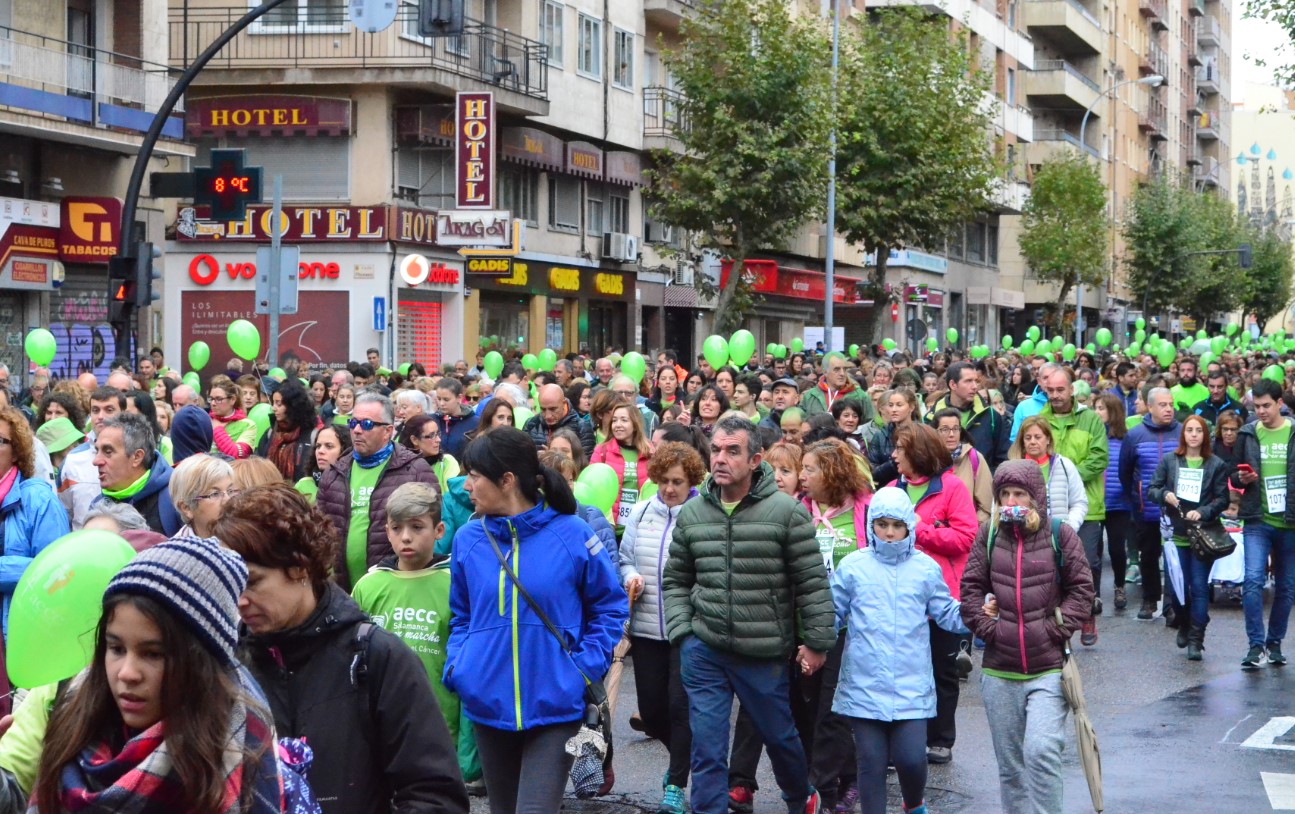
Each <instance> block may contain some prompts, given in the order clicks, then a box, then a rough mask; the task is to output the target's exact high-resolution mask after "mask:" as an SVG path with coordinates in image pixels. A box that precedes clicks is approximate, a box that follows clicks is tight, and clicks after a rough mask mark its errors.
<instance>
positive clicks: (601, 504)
mask: <svg viewBox="0 0 1295 814" xmlns="http://www.w3.org/2000/svg"><path fill="white" fill-rule="evenodd" d="M576 482H577V483H584V484H587V488H588V489H589V498H590V500H589V503H590V505H592V506H597V507H598V508H599V509H600V510H601V511H602V513H603V514H607V513H608V512H610V511H611V510H612V505H613V504H614V503H615V502H616V497H617V496H618V495H619V493H620V488H621V486H620V478H618V477H617V476H616V470H615V469H612V468H611V467H610V466H608V465H607V464H589V465H588V466H586V467H585V468H584V471H582V472H581V473H580V477H578V478H576Z"/></svg>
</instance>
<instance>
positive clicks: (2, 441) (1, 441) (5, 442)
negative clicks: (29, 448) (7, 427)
mask: <svg viewBox="0 0 1295 814" xmlns="http://www.w3.org/2000/svg"><path fill="white" fill-rule="evenodd" d="M11 446H13V441H11V440H9V439H8V438H0V447H11Z"/></svg>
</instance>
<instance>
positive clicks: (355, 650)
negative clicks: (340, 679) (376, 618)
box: [351, 622, 373, 687]
mask: <svg viewBox="0 0 1295 814" xmlns="http://www.w3.org/2000/svg"><path fill="white" fill-rule="evenodd" d="M372 638H373V623H372V622H361V623H360V624H359V625H357V626H356V628H355V640H354V641H352V642H351V686H352V687H363V686H364V685H365V683H366V681H367V680H368V677H369V640H370V639H372Z"/></svg>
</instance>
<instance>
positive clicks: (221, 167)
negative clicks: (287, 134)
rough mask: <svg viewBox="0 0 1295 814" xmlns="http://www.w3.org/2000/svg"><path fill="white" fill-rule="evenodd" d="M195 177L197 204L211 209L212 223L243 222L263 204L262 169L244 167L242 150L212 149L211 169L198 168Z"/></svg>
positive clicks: (195, 169)
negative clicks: (249, 211) (252, 206)
mask: <svg viewBox="0 0 1295 814" xmlns="http://www.w3.org/2000/svg"><path fill="white" fill-rule="evenodd" d="M193 178H194V193H193V202H194V204H196V205H197V206H204V205H205V206H207V207H209V208H210V209H211V214H210V216H209V217H210V219H211V220H214V221H230V220H242V219H243V218H244V216H245V215H246V214H247V206H248V204H257V203H260V202H261V168H260V167H247V166H244V163H243V151H242V150H212V151H211V166H210V167H195V168H194V170H193Z"/></svg>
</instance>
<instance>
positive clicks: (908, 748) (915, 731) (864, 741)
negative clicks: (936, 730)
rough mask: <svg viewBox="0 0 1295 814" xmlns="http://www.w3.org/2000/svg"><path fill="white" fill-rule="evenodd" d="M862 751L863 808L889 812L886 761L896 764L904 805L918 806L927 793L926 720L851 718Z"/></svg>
mask: <svg viewBox="0 0 1295 814" xmlns="http://www.w3.org/2000/svg"><path fill="white" fill-rule="evenodd" d="M848 720H849V722H850V728H851V729H852V730H853V731H854V748H855V751H856V752H858V754H859V810H860V812H861V814H886V763H887V762H891V763H894V764H895V774H897V775H898V776H899V791H900V794H902V795H903V797H904V807H905V808H908V809H911V808H917V807H918V806H920V805H921V804H922V799H923V797H924V795H925V794H926V749H925V748H923V746H922V740H923V738H925V737H926V721H924V720H923V719H921V718H914V719H912V720H907V721H873V720H870V719H867V718H850V719H848Z"/></svg>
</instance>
